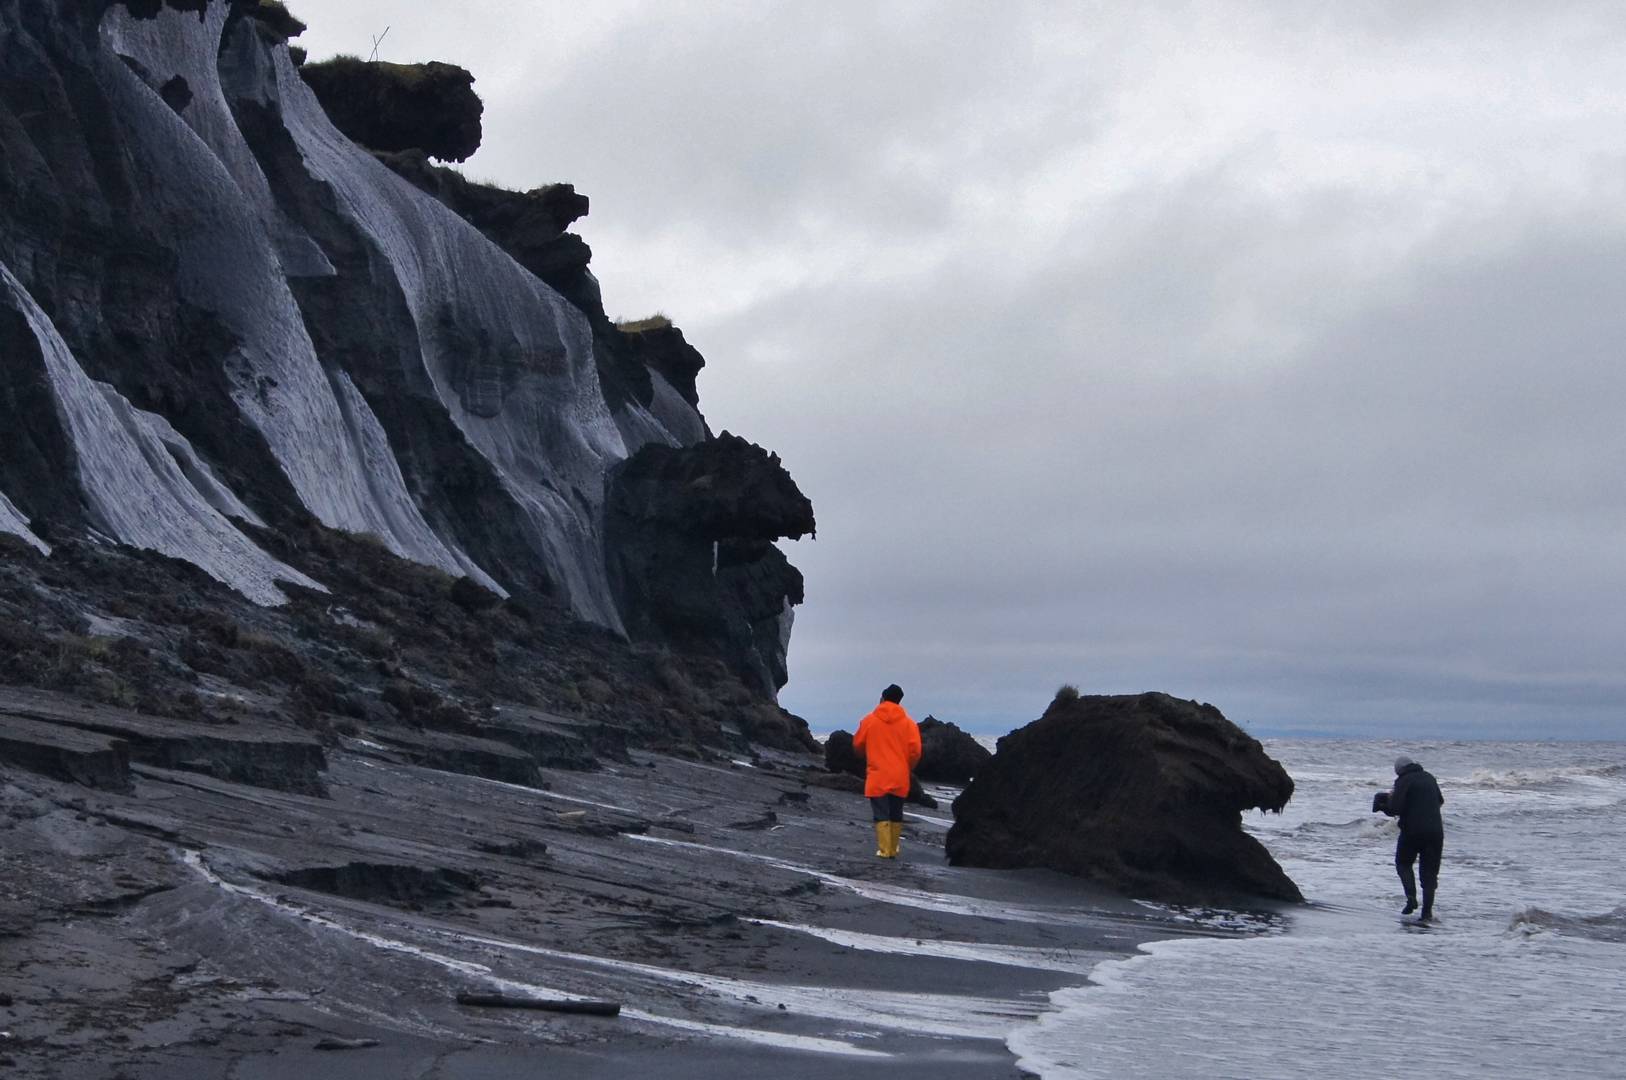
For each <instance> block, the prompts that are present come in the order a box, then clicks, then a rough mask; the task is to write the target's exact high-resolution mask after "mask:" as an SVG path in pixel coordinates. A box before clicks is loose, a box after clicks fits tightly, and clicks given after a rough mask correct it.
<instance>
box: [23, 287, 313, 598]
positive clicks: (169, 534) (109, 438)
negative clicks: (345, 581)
mask: <svg viewBox="0 0 1626 1080" xmlns="http://www.w3.org/2000/svg"><path fill="white" fill-rule="evenodd" d="M0 289H3V290H4V293H5V300H6V302H7V304H8V305H9V306H11V307H13V308H15V309H16V310H17V311H19V312H20V313H21V314H22V316H23V318H24V319H26V320H27V322H28V325H29V328H30V329H31V330H32V331H33V333H34V338H35V340H36V341H38V342H39V347H40V353H41V355H42V356H43V357H44V359H45V373H46V378H47V379H48V380H49V382H50V386H51V392H52V394H53V395H54V397H55V398H56V405H57V410H58V412H59V414H60V415H61V418H62V424H63V427H64V428H65V429H66V431H67V433H68V437H69V438H70V439H71V440H72V442H73V448H74V452H75V454H76V455H77V458H78V465H79V485H80V487H81V488H82V489H83V491H84V495H85V500H86V502H87V503H88V504H89V507H90V510H91V513H92V514H93V515H94V517H95V518H96V519H97V523H98V525H99V526H100V527H101V528H102V529H103V530H104V531H106V532H107V533H108V534H109V535H110V536H112V537H114V538H115V539H117V540H119V541H120V542H122V543H126V544H129V545H131V546H133V547H141V548H148V549H150V550H152V551H158V552H162V553H163V554H165V555H169V556H172V557H174V558H177V559H185V560H186V561H188V562H190V563H193V564H195V565H197V566H198V567H201V568H202V569H203V570H205V571H206V572H207V573H208V574H209V575H210V576H212V577H214V578H216V579H218V580H219V581H222V582H224V583H226V584H227V585H230V586H231V587H232V588H234V589H236V590H237V591H238V592H240V593H242V594H243V595H244V596H246V597H248V598H249V599H250V600H253V601H254V602H255V603H258V604H281V603H285V602H286V601H287V597H286V596H284V595H283V594H282V591H281V590H280V589H278V588H277V584H276V583H277V582H278V581H279V580H280V581H286V582H291V583H294V584H299V585H304V586H307V587H309V588H313V589H321V588H322V586H321V585H319V584H317V583H316V582H315V581H312V580H311V579H310V578H308V577H306V576H305V575H304V574H301V573H300V572H299V571H297V570H295V569H293V568H292V567H290V566H285V565H284V564H282V563H280V562H278V561H277V560H276V559H273V558H272V557H271V556H270V555H268V554H266V553H265V552H264V551H261V550H260V549H259V548H258V547H256V546H255V545H254V544H253V543H252V542H251V541H250V540H249V539H248V537H246V536H244V535H243V534H242V533H240V532H238V531H237V529H236V528H235V527H233V525H232V524H231V522H229V521H227V520H226V519H225V518H224V517H223V516H221V514H220V512H219V511H218V510H217V509H215V507H214V506H212V505H211V504H210V502H209V501H208V499H206V498H205V497H204V495H203V494H201V493H200V492H199V491H198V489H197V488H195V487H193V486H192V483H191V481H190V480H189V479H188V478H187V476H186V474H185V473H184V472H183V471H182V470H181V467H180V465H179V464H177V462H176V459H175V457H174V456H172V455H171V453H170V451H169V449H168V447H167V446H166V445H165V443H164V441H163V440H161V439H159V438H158V437H157V436H155V435H154V434H153V429H152V427H151V425H150V424H149V423H148V422H147V421H146V420H144V419H143V417H144V416H145V415H146V414H143V413H140V412H139V411H138V410H136V409H135V408H133V407H132V406H131V405H130V403H129V402H128V401H126V400H125V399H124V398H122V397H120V396H119V394H118V392H117V391H116V390H114V389H113V388H112V387H111V386H108V385H107V384H106V383H96V382H92V381H91V379H90V377H89V376H88V375H86V374H85V373H84V370H83V369H81V368H80V366H79V362H78V361H77V360H76V359H74V356H73V354H72V353H71V352H70V351H69V350H68V346H67V343H66V342H64V341H63V340H62V337H61V335H60V334H58V333H57V330H56V327H55V326H53V325H52V324H51V321H50V319H48V318H47V317H46V315H45V312H43V311H41V310H40V308H39V305H38V304H36V303H35V302H34V299H33V297H31V296H29V295H28V292H27V290H25V289H24V288H23V286H22V283H21V282H19V281H18V280H17V279H16V278H15V277H13V276H12V273H11V270H10V269H9V268H7V267H6V266H4V265H0ZM176 437H177V438H179V436H178V435H177V436H176ZM182 441H183V442H184V440H182ZM188 450H190V448H189V447H188ZM323 591H326V590H323Z"/></svg>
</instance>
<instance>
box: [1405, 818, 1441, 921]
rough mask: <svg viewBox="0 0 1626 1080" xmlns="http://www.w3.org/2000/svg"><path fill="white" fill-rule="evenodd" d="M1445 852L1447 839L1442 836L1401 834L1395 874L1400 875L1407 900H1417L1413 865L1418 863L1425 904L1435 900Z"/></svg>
mask: <svg viewBox="0 0 1626 1080" xmlns="http://www.w3.org/2000/svg"><path fill="white" fill-rule="evenodd" d="M1444 850H1445V837H1444V835H1442V834H1438V833H1436V834H1434V835H1432V836H1429V835H1424V836H1413V835H1412V834H1410V833H1401V834H1400V842H1399V843H1398V844H1396V845H1395V872H1396V873H1398V874H1399V875H1400V884H1401V885H1402V886H1404V887H1405V890H1406V899H1408V900H1415V899H1416V898H1417V881H1416V879H1414V878H1413V877H1412V872H1411V864H1412V863H1414V862H1416V863H1418V864H1419V865H1418V869H1419V870H1420V871H1421V875H1420V876H1421V877H1422V879H1423V903H1424V906H1427V905H1428V903H1429V902H1430V901H1431V900H1432V899H1433V898H1434V889H1435V887H1436V886H1437V885H1439V883H1440V855H1441V853H1442V852H1443V851H1444Z"/></svg>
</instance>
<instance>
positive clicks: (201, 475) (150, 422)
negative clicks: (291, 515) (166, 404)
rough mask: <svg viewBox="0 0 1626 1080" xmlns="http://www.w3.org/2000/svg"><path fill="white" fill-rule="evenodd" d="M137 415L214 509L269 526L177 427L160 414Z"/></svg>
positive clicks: (250, 522) (139, 413)
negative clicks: (199, 455) (218, 475)
mask: <svg viewBox="0 0 1626 1080" xmlns="http://www.w3.org/2000/svg"><path fill="white" fill-rule="evenodd" d="M135 416H136V420H137V421H138V422H139V423H140V424H141V426H142V427H144V428H146V429H147V434H148V435H149V436H151V437H152V438H153V439H156V440H158V441H159V442H160V443H162V444H163V445H164V448H165V449H166V450H168V451H169V452H170V455H171V456H172V457H174V459H175V464H177V465H179V466H180V468H181V471H182V472H183V473H185V474H186V478H187V480H188V481H190V482H191V484H192V486H193V487H195V488H197V490H198V494H199V495H202V496H203V497H204V499H205V500H207V501H208V503H209V505H210V506H212V507H214V508H215V509H216V510H218V511H220V512H221V513H222V514H224V515H225V516H226V517H229V518H236V519H238V520H239V521H246V522H248V523H249V524H250V525H260V526H264V525H265V522H264V521H261V520H260V516H259V515H258V514H256V513H255V512H254V511H252V510H250V509H249V508H248V507H247V506H245V505H243V500H241V499H239V498H238V497H237V495H236V494H235V493H234V492H233V491H232V490H231V488H229V487H227V486H226V485H225V484H223V483H221V482H220V478H219V477H217V476H215V473H214V470H213V469H211V468H209V466H208V463H207V462H205V461H204V460H203V459H202V458H200V457H198V452H197V451H196V450H194V449H193V448H192V444H191V443H189V442H187V441H186V436H184V435H182V434H181V433H180V432H178V431H176V430H175V427H174V425H172V424H171V423H170V422H169V421H168V420H165V419H164V418H163V417H162V416H159V415H158V414H157V413H150V412H143V411H142V410H140V409H137V410H135Z"/></svg>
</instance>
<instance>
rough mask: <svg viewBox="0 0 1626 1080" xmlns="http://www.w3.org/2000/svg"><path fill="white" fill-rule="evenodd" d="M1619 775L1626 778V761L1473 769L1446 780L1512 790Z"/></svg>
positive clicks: (1611, 778)
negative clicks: (1533, 767)
mask: <svg viewBox="0 0 1626 1080" xmlns="http://www.w3.org/2000/svg"><path fill="white" fill-rule="evenodd" d="M1622 778H1626V763H1621V762H1612V763H1610V764H1608V765H1564V766H1558V767H1555V768H1547V769H1475V770H1474V771H1473V772H1471V773H1469V774H1468V776H1467V777H1466V778H1448V779H1447V780H1446V781H1445V783H1446V785H1448V786H1450V785H1455V786H1459V787H1477V788H1492V789H1495V790H1499V791H1512V790H1518V789H1520V788H1545V787H1552V786H1553V785H1555V784H1563V783H1568V782H1570V781H1575V780H1579V781H1582V782H1586V781H1589V780H1616V779H1622Z"/></svg>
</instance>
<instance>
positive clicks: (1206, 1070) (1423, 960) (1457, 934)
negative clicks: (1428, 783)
mask: <svg viewBox="0 0 1626 1080" xmlns="http://www.w3.org/2000/svg"><path fill="white" fill-rule="evenodd" d="M1266 749H1267V751H1268V752H1270V753H1272V755H1273V756H1277V757H1279V758H1281V759H1282V760H1283V762H1284V764H1285V765H1286V766H1287V768H1288V771H1289V773H1290V774H1291V775H1293V777H1294V779H1295V781H1296V783H1297V790H1296V791H1295V794H1294V799H1293V801H1292V802H1290V803H1289V804H1288V807H1287V809H1286V811H1285V812H1284V813H1283V814H1282V815H1281V816H1280V817H1275V816H1271V817H1258V816H1253V815H1250V816H1248V817H1247V818H1246V819H1245V821H1246V825H1247V827H1248V828H1249V830H1250V831H1252V832H1254V834H1255V835H1256V836H1258V837H1259V838H1260V839H1261V840H1262V841H1263V842H1264V843H1266V845H1267V846H1269V847H1270V848H1271V850H1272V853H1273V854H1274V855H1275V856H1276V857H1277V859H1278V861H1280V862H1281V863H1282V865H1283V868H1284V869H1285V870H1286V871H1287V872H1288V874H1289V875H1290V876H1291V877H1292V878H1293V879H1294V880H1295V881H1297V882H1298V883H1299V885H1300V887H1301V888H1302V889H1303V890H1304V892H1305V894H1306V896H1307V897H1309V899H1310V900H1312V901H1314V902H1316V906H1314V907H1311V908H1309V909H1305V910H1301V911H1296V912H1292V913H1290V914H1289V915H1288V916H1287V919H1288V924H1289V930H1288V932H1287V933H1278V934H1272V935H1255V936H1249V937H1241V938H1229V939H1201V938H1199V939H1182V940H1178V941H1169V942H1159V943H1155V944H1151V945H1146V946H1143V947H1142V949H1141V952H1140V954H1139V955H1137V956H1135V957H1133V958H1130V959H1127V960H1113V961H1108V962H1105V963H1103V964H1102V965H1101V966H1100V967H1098V968H1097V969H1095V971H1093V972H1092V973H1091V976H1090V982H1091V984H1092V985H1090V986H1087V987H1075V988H1071V989H1067V990H1062V991H1058V992H1057V993H1055V994H1053V995H1052V996H1051V1000H1052V1004H1053V1005H1054V1006H1055V1007H1056V1010H1057V1011H1056V1012H1054V1013H1052V1014H1047V1015H1046V1016H1043V1017H1041V1018H1040V1019H1039V1021H1038V1023H1036V1024H1033V1025H1027V1026H1025V1027H1022V1028H1018V1029H1016V1030H1014V1031H1013V1033H1012V1035H1011V1037H1010V1039H1009V1045H1010V1047H1011V1049H1012V1050H1013V1051H1014V1052H1015V1053H1016V1054H1017V1055H1018V1056H1019V1057H1020V1058H1021V1061H1022V1066H1023V1068H1025V1069H1027V1070H1029V1071H1031V1072H1034V1073H1036V1074H1037V1075H1039V1076H1041V1077H1044V1078H1045V1080H1085V1078H1097V1077H1102V1078H1104V1077H1118V1076H1126V1075H1133V1076H1158V1077H1165V1076H1167V1077H1188V1076H1189V1077H1221V1078H1223V1077H1250V1078H1258V1080H1286V1078H1288V1077H1295V1078H1296V1077H1302V1076H1305V1075H1310V1074H1315V1075H1321V1076H1336V1077H1343V1076H1363V1075H1367V1074H1369V1073H1371V1072H1373V1071H1375V1070H1376V1071H1383V1069H1384V1067H1385V1065H1386V1063H1391V1062H1403V1063H1404V1067H1405V1069H1406V1070H1407V1071H1409V1072H1415V1073H1416V1074H1417V1075H1426V1076H1430V1077H1433V1078H1436V1080H1439V1078H1445V1080H1486V1078H1503V1077H1508V1078H1511V1077H1520V1078H1522V1077H1531V1076H1540V1077H1575V1078H1580V1077H1588V1078H1591V1077H1603V1076H1626V1067H1623V1066H1622V1065H1621V1064H1620V1063H1621V1061H1622V1060H1623V1055H1626V1034H1623V1032H1626V940H1623V939H1626V929H1622V927H1626V914H1623V909H1622V907H1621V905H1620V856H1619V852H1620V850H1621V849H1622V846H1623V845H1626V745H1621V744H1597V745H1590V746H1589V745H1578V744H1568V745H1565V744H1534V743H1532V744H1496V743H1463V744H1444V745H1439V746H1435V747H1430V748H1428V749H1427V750H1426V752H1425V751H1417V752H1415V753H1414V756H1416V757H1417V758H1418V760H1420V761H1422V762H1423V764H1424V766H1425V767H1426V768H1428V769H1430V771H1432V772H1434V773H1435V775H1436V776H1438V777H1439V780H1440V785H1441V788H1442V790H1443V792H1444V794H1445V799H1446V802H1445V807H1444V811H1445V827H1446V845H1445V859H1444V865H1443V867H1442V869H1441V873H1440V891H1439V896H1438V899H1437V911H1436V914H1437V915H1438V917H1439V918H1438V921H1437V924H1436V926H1435V927H1434V928H1431V929H1418V928H1413V927H1410V926H1404V925H1401V924H1400V923H1399V921H1398V918H1397V912H1398V910H1399V906H1400V902H1401V896H1400V886H1399V882H1398V879H1397V878H1396V876H1395V872H1394V867H1393V853H1394V846H1395V839H1396V831H1395V829H1394V827H1393V824H1392V822H1389V821H1388V820H1387V819H1385V818H1382V817H1379V816H1376V815H1368V814H1365V811H1366V810H1367V808H1368V807H1369V806H1370V803H1371V793H1372V791H1373V790H1374V789H1376V788H1377V787H1379V786H1384V787H1386V786H1387V785H1388V783H1389V782H1390V781H1391V780H1392V775H1391V774H1386V773H1385V771H1384V769H1383V766H1384V765H1386V764H1387V762H1388V761H1389V760H1392V759H1393V757H1394V755H1395V753H1396V752H1397V751H1396V748H1395V747H1393V746H1384V745H1383V744H1377V743H1337V742H1331V741H1328V742H1321V741H1312V740H1294V741H1279V742H1275V743H1270V742H1267V744H1266ZM1425 753H1426V756H1425ZM1301 762H1302V763H1303V764H1304V767H1303V768H1301V767H1300V763H1301ZM1509 763H1516V764H1515V765H1511V766H1510V764H1509ZM1374 766H1376V767H1374ZM1532 788H1535V789H1537V790H1532Z"/></svg>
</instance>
